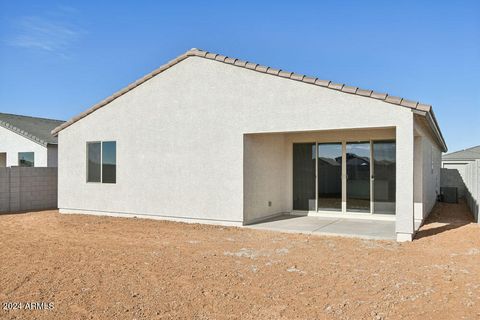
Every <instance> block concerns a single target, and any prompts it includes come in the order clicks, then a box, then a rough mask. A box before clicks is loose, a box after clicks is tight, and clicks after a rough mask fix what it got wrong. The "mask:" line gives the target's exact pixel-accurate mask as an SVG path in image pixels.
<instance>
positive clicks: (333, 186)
mask: <svg viewBox="0 0 480 320" xmlns="http://www.w3.org/2000/svg"><path fill="white" fill-rule="evenodd" d="M318 210H335V211H341V210H342V144H341V143H319V144H318Z"/></svg>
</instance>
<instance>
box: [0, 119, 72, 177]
mask: <svg viewBox="0 0 480 320" xmlns="http://www.w3.org/2000/svg"><path fill="white" fill-rule="evenodd" d="M62 123H64V121H60V120H52V119H43V118H35V117H28V116H21V115H15V114H7V113H0V168H1V167H12V166H26V167H56V166H57V163H58V155H57V154H58V148H57V137H54V136H53V135H52V134H51V131H52V130H53V129H54V128H55V127H57V126H59V125H61V124H62Z"/></svg>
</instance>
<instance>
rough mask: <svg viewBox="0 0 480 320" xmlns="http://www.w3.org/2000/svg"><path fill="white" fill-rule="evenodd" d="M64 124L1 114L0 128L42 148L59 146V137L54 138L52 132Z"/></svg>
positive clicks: (49, 120)
mask: <svg viewBox="0 0 480 320" xmlns="http://www.w3.org/2000/svg"><path fill="white" fill-rule="evenodd" d="M64 122H65V121H62V120H53V119H45V118H36V117H29V116H21V115H16V114H8V113H0V126H2V127H4V128H6V129H9V130H11V131H13V132H15V133H17V134H19V135H21V136H24V137H25V138H27V139H30V140H32V141H34V142H36V143H38V144H40V145H42V146H47V144H57V137H55V136H53V135H52V134H51V131H52V130H53V129H55V128H56V127H58V126H59V125H61V124H62V123H64Z"/></svg>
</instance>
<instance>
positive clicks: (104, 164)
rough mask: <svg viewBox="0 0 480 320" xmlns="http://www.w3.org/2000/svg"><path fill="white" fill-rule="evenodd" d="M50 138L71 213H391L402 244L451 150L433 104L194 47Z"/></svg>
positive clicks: (218, 216) (237, 220)
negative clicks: (55, 148) (56, 148)
mask: <svg viewBox="0 0 480 320" xmlns="http://www.w3.org/2000/svg"><path fill="white" fill-rule="evenodd" d="M52 133H53V134H54V135H58V139H59V146H60V147H59V195H58V196H59V200H58V201H59V208H60V211H61V212H64V213H89V214H100V215H118V216H139V217H153V218H161V219H172V220H178V221H193V222H205V223H219V224H224V225H245V224H251V223H254V222H257V221H261V220H264V219H266V218H268V217H272V216H275V215H278V214H281V213H285V212H288V213H290V212H291V213H294V214H309V215H320V216H321V215H330V216H332V215H333V216H340V217H356V218H357V217H358V218H364V219H372V220H378V219H384V220H390V221H395V228H396V234H397V240H399V241H409V240H412V237H413V235H414V233H415V230H416V229H417V228H418V227H419V225H420V224H421V223H422V221H423V219H424V218H425V217H426V216H427V215H428V213H429V212H430V210H431V209H432V207H433V205H434V204H435V202H436V199H437V194H438V193H439V187H440V180H439V179H440V178H439V172H440V162H441V153H442V151H443V152H445V151H447V146H446V144H445V141H444V139H443V137H442V134H441V131H440V128H439V126H438V123H437V121H436V119H435V115H434V113H433V110H432V108H431V106H429V105H425V104H421V103H418V102H414V101H409V100H406V99H402V98H398V97H394V96H389V95H387V94H384V93H378V92H374V91H371V90H364V89H359V88H357V87H351V86H346V85H343V84H337V83H333V82H330V81H325V80H320V79H318V78H315V77H308V76H304V75H300V74H296V73H292V72H287V71H284V70H278V69H274V68H271V67H266V66H262V65H258V64H255V63H251V62H246V61H242V60H239V59H235V58H229V57H226V56H222V55H219V54H215V53H210V52H206V51H202V50H198V49H191V50H189V51H188V52H186V53H184V54H182V55H181V56H179V57H177V58H176V59H174V60H172V61H170V62H168V63H167V64H165V65H163V66H161V67H160V68H159V69H157V70H155V71H153V72H152V73H150V74H148V75H146V76H144V77H143V78H141V79H139V80H137V81H136V82H134V83H132V84H131V85H129V86H128V87H126V88H124V89H122V90H121V91H119V92H117V93H115V94H114V95H112V96H111V97H109V98H107V99H105V100H104V101H102V102H100V103H98V104H97V105H95V106H93V107H92V108H90V109H88V110H87V111H85V112H83V113H82V114H80V115H78V116H76V117H74V118H73V119H71V120H69V121H67V122H66V123H64V124H62V125H60V126H59V127H58V128H56V129H55V130H53V132H52Z"/></svg>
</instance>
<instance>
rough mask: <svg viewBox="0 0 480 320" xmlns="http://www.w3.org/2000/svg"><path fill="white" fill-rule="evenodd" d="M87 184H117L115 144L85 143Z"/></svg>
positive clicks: (108, 142) (105, 142)
mask: <svg viewBox="0 0 480 320" xmlns="http://www.w3.org/2000/svg"><path fill="white" fill-rule="evenodd" d="M87 182H100V183H116V182H117V143H116V142H115V141H104V142H87Z"/></svg>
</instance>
